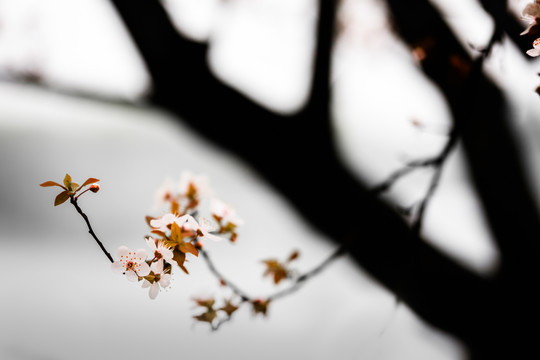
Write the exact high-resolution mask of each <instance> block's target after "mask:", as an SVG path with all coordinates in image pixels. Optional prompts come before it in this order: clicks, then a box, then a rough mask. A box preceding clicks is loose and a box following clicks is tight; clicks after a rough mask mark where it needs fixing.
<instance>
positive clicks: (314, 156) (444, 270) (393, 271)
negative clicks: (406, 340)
mask: <svg viewBox="0 0 540 360" xmlns="http://www.w3.org/2000/svg"><path fill="white" fill-rule="evenodd" d="M111 1H112V2H113V4H114V5H115V6H116V8H117V10H118V11H119V13H120V15H121V16H122V18H123V20H124V22H125V24H126V26H127V28H128V30H129V31H130V33H131V34H132V37H133V38H134V41H135V43H136V44H137V47H138V48H139V51H140V52H141V54H142V56H143V58H144V59H145V61H146V63H147V66H148V67H149V69H150V73H151V74H152V77H153V80H154V94H153V97H152V100H153V101H154V102H155V103H157V104H159V105H162V106H164V107H165V108H167V109H169V110H170V111H172V112H174V113H175V114H177V115H178V116H180V117H181V118H182V119H183V120H184V121H186V122H187V123H188V124H190V125H191V126H193V127H194V128H195V129H198V130H199V131H200V132H201V134H203V135H205V136H206V137H207V138H209V139H211V140H214V141H215V142H216V143H217V144H219V145H221V146H223V147H225V148H227V149H228V150H231V151H232V152H234V153H235V154H237V155H239V156H241V157H242V158H243V159H244V160H246V161H247V162H248V163H249V164H250V165H252V166H253V168H254V169H256V170H257V171H258V172H259V173H260V174H261V175H262V176H263V177H264V179H265V180H267V181H268V182H269V183H270V184H271V185H273V186H274V187H275V188H276V189H277V190H279V191H280V192H281V193H282V194H283V195H284V196H285V197H286V198H287V199H288V200H289V201H290V202H291V205H293V206H294V207H295V208H296V209H297V210H298V212H299V213H300V214H302V215H303V216H304V218H305V219H306V220H308V221H309V222H310V223H311V224H312V225H313V226H314V227H315V228H316V229H319V230H320V231H322V232H323V233H324V234H325V235H327V236H329V237H330V238H331V239H334V240H335V241H338V242H343V241H345V240H346V239H350V240H351V241H350V242H349V244H350V245H349V246H348V251H349V253H350V255H351V257H352V258H353V259H355V261H357V262H358V263H359V264H361V266H362V267H364V268H365V269H366V270H367V271H368V272H370V273H371V274H372V275H373V276H374V277H375V278H377V279H378V280H379V281H380V282H381V283H382V284H383V285H384V286H386V287H387V288H389V289H390V290H391V291H393V292H394V293H395V294H396V295H397V296H398V297H399V298H400V299H403V300H404V301H405V302H406V303H407V304H408V305H409V306H410V307H411V308H412V309H414V310H415V311H416V312H417V314H419V315H420V316H421V317H422V318H424V319H425V320H427V321H429V322H430V323H431V324H433V325H435V326H438V327H440V328H442V329H445V330H446V331H450V332H451V333H453V334H456V335H458V336H459V337H460V338H468V337H470V336H472V335H470V334H475V333H477V332H478V331H481V330H482V329H483V327H482V326H481V324H482V323H483V322H484V320H486V318H487V314H490V313H489V312H488V311H487V310H486V309H485V304H486V303H489V300H490V299H491V297H492V296H493V288H492V286H491V284H490V283H488V282H485V281H484V280H483V279H480V278H479V277H478V276H476V275H475V274H472V273H471V272H469V271H467V270H465V269H464V268H463V267H462V266H461V265H459V264H457V263H456V262H454V261H452V260H450V259H449V258H448V257H447V256H446V255H444V254H442V253H440V252H439V251H437V250H435V249H434V248H432V247H431V246H430V245H428V244H426V243H425V242H423V241H422V240H421V239H419V238H418V236H416V235H415V234H413V233H412V232H411V231H410V229H409V228H408V227H407V226H406V225H405V224H404V222H403V220H402V219H400V217H399V216H398V215H397V214H396V213H395V212H394V211H392V210H391V209H389V208H388V207H387V206H385V205H383V204H382V203H381V202H380V201H378V200H377V199H375V198H374V196H373V195H372V194H370V193H369V191H368V190H367V189H365V188H364V187H363V186H362V185H361V184H360V183H359V182H358V180H357V179H356V178H355V177H353V176H352V174H351V173H350V171H349V170H348V169H347V168H345V166H344V165H343V163H342V161H341V158H340V156H339V154H338V153H337V151H336V149H335V146H334V144H333V141H332V128H331V121H330V120H331V119H330V114H329V112H328V111H327V110H326V109H328V104H329V101H330V99H329V90H328V81H329V80H328V78H327V75H325V74H326V73H327V71H328V68H329V67H330V63H329V61H330V60H329V59H330V55H331V54H330V53H329V52H330V50H331V46H330V45H331V42H330V39H331V34H333V32H334V29H333V28H332V27H333V26H334V21H335V19H334V18H335V1H328V0H319V1H318V4H319V9H320V10H319V20H318V27H317V29H318V30H317V44H318V45H317V47H316V49H317V50H316V54H315V58H317V57H318V56H320V59H321V60H315V62H314V64H315V65H314V66H315V68H314V71H315V74H314V77H313V78H314V80H313V88H312V89H311V93H310V96H309V99H312V100H309V101H308V105H307V106H306V108H305V109H303V111H301V112H299V113H298V114H296V115H291V116H284V115H279V114H275V113H273V112H270V111H268V110H266V109H264V108H262V107H261V106H259V105H257V104H254V103H253V102H252V101H250V100H249V99H247V98H246V97H245V96H243V95H241V94H240V93H238V92H237V91H235V90H233V89H231V88H230V87H228V86H227V85H225V84H223V83H222V82H220V81H218V80H217V79H216V78H215V77H214V76H213V75H212V74H211V73H210V71H209V69H208V66H207V63H206V58H205V52H206V47H205V45H201V44H195V43H193V42H190V41H189V40H186V39H185V38H183V37H182V36H181V35H179V34H178V33H176V32H175V29H174V28H173V26H172V25H171V24H170V20H169V19H168V16H167V14H166V12H165V11H164V10H163V8H162V7H161V6H160V5H159V3H158V2H156V1H148V0H129V1H128V0H111ZM398 2H399V1H398ZM329 3H331V4H329ZM401 3H402V6H403V7H405V8H404V9H403V10H404V11H403V15H404V16H405V15H406V16H407V17H409V19H410V20H411V21H413V22H414V23H411V24H408V26H411V27H413V28H415V29H416V28H420V27H425V26H426V22H427V23H428V25H429V24H430V23H433V22H435V23H444V22H443V21H442V20H441V18H440V16H439V15H438V14H437V13H435V17H434V18H430V17H422V16H418V15H419V14H416V13H411V10H414V11H416V9H415V7H414V6H412V7H411V6H410V4H409V3H405V2H401ZM321 9H325V10H324V11H323V10H321ZM419 18H421V19H423V20H422V21H418V19H419ZM323 35H324V36H328V38H325V39H323ZM156 47H157V49H156ZM317 51H319V53H317ZM154 52H155V53H154ZM323 52H327V53H325V54H323ZM456 59H457V60H456V61H459V59H460V58H456ZM325 64H328V65H325ZM434 68H436V67H434ZM447 70H448V68H445V69H442V70H441V69H439V71H440V72H441V73H444V74H445V75H448V72H447ZM318 74H319V75H318ZM454 75H457V76H454ZM448 78H449V79H450V80H451V81H456V80H459V79H461V78H462V77H461V74H460V73H459V72H457V73H456V72H455V71H454V72H453V73H451V74H450V75H449V76H448ZM318 94H321V95H318ZM320 102H322V105H318V104H319V103H320ZM318 106H321V107H320V109H322V110H321V111H320V112H319V111H309V109H317V108H318ZM306 109H308V110H306ZM336 214H340V215H339V216H337V215H336ZM462 294H467V297H464V296H463V295H462ZM456 314H459V315H460V316H456ZM464 318H465V319H470V320H471V321H470V322H464V321H463V319H464Z"/></svg>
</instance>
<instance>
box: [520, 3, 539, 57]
mask: <svg viewBox="0 0 540 360" xmlns="http://www.w3.org/2000/svg"><path fill="white" fill-rule="evenodd" d="M522 17H523V19H524V20H525V21H527V23H528V26H527V28H526V29H525V30H524V31H523V32H522V33H521V35H527V34H529V35H533V36H537V35H538V34H539V33H540V22H539V21H540V0H534V2H533V3H530V4H527V6H525V8H524V9H523V13H522ZM527 54H528V55H529V56H533V57H536V56H540V38H537V39H536V40H534V41H533V48H532V49H530V50H527Z"/></svg>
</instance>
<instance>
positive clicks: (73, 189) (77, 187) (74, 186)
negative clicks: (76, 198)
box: [71, 182, 81, 192]
mask: <svg viewBox="0 0 540 360" xmlns="http://www.w3.org/2000/svg"><path fill="white" fill-rule="evenodd" d="M80 189H81V187H79V184H77V183H74V182H72V183H71V191H73V192H77V191H78V190H80Z"/></svg>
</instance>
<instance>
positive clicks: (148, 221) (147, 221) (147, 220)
mask: <svg viewBox="0 0 540 360" xmlns="http://www.w3.org/2000/svg"><path fill="white" fill-rule="evenodd" d="M155 219H156V218H155V217H152V216H146V217H145V220H146V223H147V224H148V226H150V221H152V220H155Z"/></svg>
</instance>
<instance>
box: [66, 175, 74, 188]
mask: <svg viewBox="0 0 540 360" xmlns="http://www.w3.org/2000/svg"><path fill="white" fill-rule="evenodd" d="M64 186H65V187H66V188H67V189H68V190H72V189H71V176H69V174H66V176H65V177H64Z"/></svg>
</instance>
